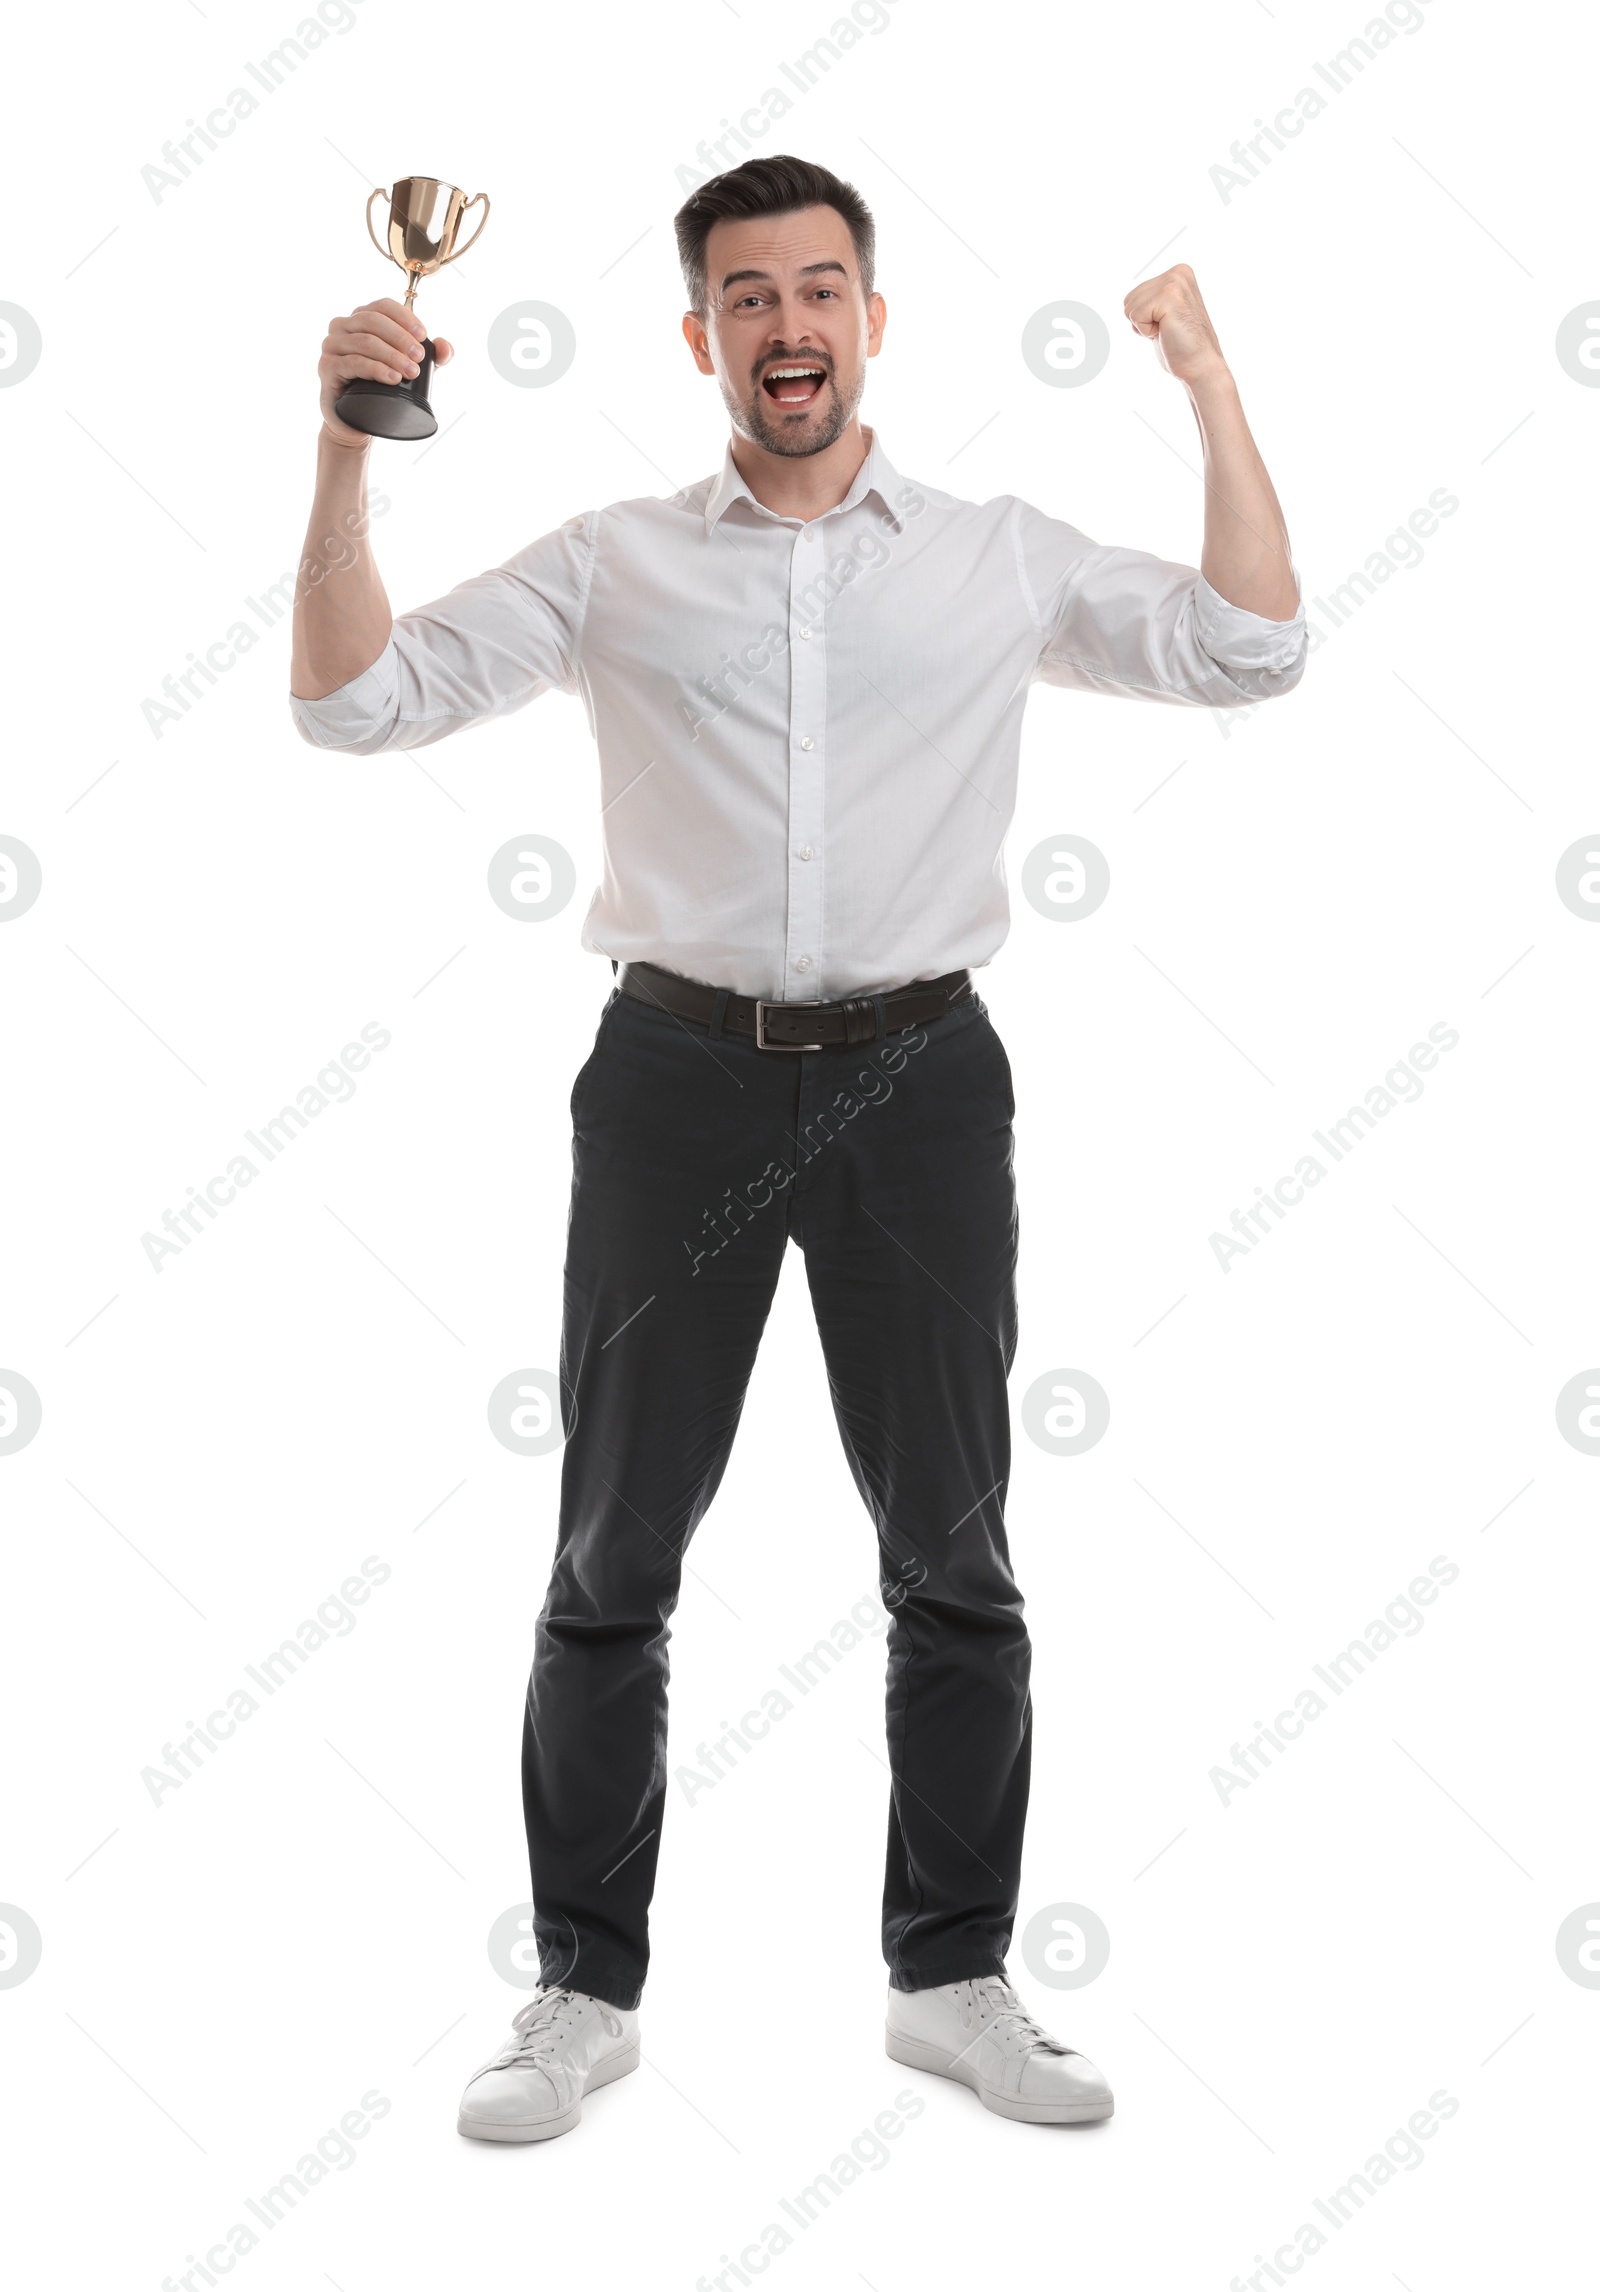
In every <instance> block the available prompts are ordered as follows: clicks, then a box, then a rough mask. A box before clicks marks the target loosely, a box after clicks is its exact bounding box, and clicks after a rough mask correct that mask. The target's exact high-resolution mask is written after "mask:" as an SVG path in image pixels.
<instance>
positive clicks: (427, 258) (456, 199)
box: [334, 175, 489, 438]
mask: <svg viewBox="0 0 1600 2292" xmlns="http://www.w3.org/2000/svg"><path fill="white" fill-rule="evenodd" d="M377 199H387V200H388V202H389V229H388V245H387V246H385V244H384V243H383V240H381V239H380V238H379V237H378V234H377V232H376V231H375V230H374V229H373V228H372V207H373V201H374V200H377ZM480 205H481V207H482V208H483V213H482V214H481V215H480V216H479V217H478V227H477V229H476V230H475V231H474V232H473V234H472V236H471V238H470V239H467V240H465V241H463V243H462V244H461V245H459V246H458V245H457V244H456V241H457V238H458V236H459V234H460V230H461V222H462V218H463V216H464V215H465V214H466V212H467V210H468V208H470V207H477V206H480ZM488 220H489V200H488V195H487V193H486V192H483V191H480V192H479V193H478V194H477V196H476V197H475V198H472V199H469V198H468V197H467V195H466V193H465V191H458V190H457V189H456V186H455V185H454V184H453V183H439V182H436V181H435V180H434V178H433V177H432V176H431V175H403V176H402V177H401V178H400V181H399V182H398V183H397V184H396V185H395V187H394V189H393V190H392V191H385V190H383V189H381V188H380V189H379V190H376V191H374V192H373V194H372V198H371V199H369V200H368V201H367V236H368V238H369V239H370V240H371V241H372V243H373V245H374V246H375V247H376V248H377V250H378V252H379V254H380V255H387V256H388V258H389V260H390V261H391V262H392V263H396V264H398V265H399V267H400V269H401V270H403V271H404V272H405V274H406V308H407V310H409V309H410V308H411V306H412V303H413V301H414V300H415V298H416V292H417V288H418V287H419V285H420V284H421V283H422V281H423V280H424V279H425V278H428V277H429V276H430V275H431V274H432V273H433V272H434V271H442V270H443V269H444V266H445V264H446V263H453V262H455V261H456V259H457V258H458V256H461V255H464V254H465V253H466V251H467V248H468V247H474V246H476V245H477V243H478V241H479V239H480V238H482V236H483V226H484V224H485V223H487V221H488ZM421 367H422V371H421V372H420V373H419V374H418V375H417V377H416V379H415V381H412V382H366V381H354V382H347V383H346V384H345V386H344V388H343V389H342V390H341V391H340V392H339V395H338V397H337V398H336V399H335V400H334V406H335V409H336V411H337V413H338V416H339V419H340V421H341V422H347V423H348V424H349V425H350V427H351V429H352V430H364V431H365V432H366V433H367V435H368V436H369V437H373V438H431V437H432V436H433V433H434V431H435V430H436V429H437V428H438V427H439V424H438V420H437V418H436V416H435V414H434V411H433V408H432V407H431V406H430V405H429V403H428V384H429V382H430V380H431V379H432V376H433V344H432V343H431V342H424V343H423V345H422V351H421Z"/></svg>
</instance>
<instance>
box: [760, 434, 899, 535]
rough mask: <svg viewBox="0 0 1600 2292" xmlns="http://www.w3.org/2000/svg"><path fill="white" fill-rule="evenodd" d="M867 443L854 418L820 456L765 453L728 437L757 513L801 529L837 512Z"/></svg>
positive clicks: (865, 435) (853, 479) (853, 477)
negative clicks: (796, 521)
mask: <svg viewBox="0 0 1600 2292" xmlns="http://www.w3.org/2000/svg"><path fill="white" fill-rule="evenodd" d="M871 442H872V433H871V431H870V430H863V429H862V427H861V422H860V418H859V416H858V417H856V418H855V419H853V420H852V421H851V423H850V425H849V427H848V428H847V429H844V430H841V431H840V433H839V435H838V436H837V437H836V438H835V439H834V441H833V444H832V445H831V446H825V447H824V448H823V450H822V452H821V453H820V454H769V453H768V452H767V449H766V448H765V446H758V445H756V444H755V443H754V442H753V441H752V440H751V439H749V438H747V437H745V436H744V435H743V434H742V433H741V432H740V431H738V430H735V432H734V434H733V466H734V468H735V469H736V470H737V471H738V473H739V475H740V476H741V477H742V478H743V479H744V482H745V484H746V485H747V486H748V487H749V488H750V491H751V492H752V493H753V494H754V495H755V497H756V499H757V501H759V502H760V504H761V506H762V508H763V509H770V510H771V511H772V512H773V514H774V516H777V517H798V518H800V519H801V520H802V521H803V522H804V523H805V524H808V525H809V524H810V522H811V520H812V518H814V517H821V516H822V515H823V513H824V511H826V510H830V509H837V508H838V506H839V504H840V502H841V501H843V499H844V497H845V495H846V494H847V493H848V492H849V491H850V488H851V486H852V485H854V483H855V481H856V475H857V472H858V471H859V470H860V468H861V465H862V463H863V462H864V461H865V460H866V458H867V451H868V448H869V446H870V445H871Z"/></svg>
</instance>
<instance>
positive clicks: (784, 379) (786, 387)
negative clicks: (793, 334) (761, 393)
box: [761, 364, 828, 406]
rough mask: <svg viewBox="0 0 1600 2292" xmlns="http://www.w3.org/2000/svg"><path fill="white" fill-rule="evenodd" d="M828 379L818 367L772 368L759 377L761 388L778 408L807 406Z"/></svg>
mask: <svg viewBox="0 0 1600 2292" xmlns="http://www.w3.org/2000/svg"><path fill="white" fill-rule="evenodd" d="M827 379H828V377H827V374H826V372H825V371H824V369H823V368H822V367H820V366H804V365H799V364H796V365H793V366H774V367H773V368H772V370H771V371H770V373H767V374H763V375H762V377H761V387H762V389H763V390H765V392H766V393H767V396H768V397H769V398H773V399H775V400H776V401H777V403H778V404H779V405H780V406H809V405H810V403H811V401H812V399H813V398H815V397H816V396H817V395H818V393H819V392H820V391H821V389H822V385H823V384H824V382H826V381H827Z"/></svg>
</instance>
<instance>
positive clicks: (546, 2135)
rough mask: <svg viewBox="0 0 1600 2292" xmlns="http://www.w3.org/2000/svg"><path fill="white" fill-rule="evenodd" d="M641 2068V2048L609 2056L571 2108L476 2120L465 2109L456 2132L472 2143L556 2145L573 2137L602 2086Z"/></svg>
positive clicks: (594, 2070) (633, 2047)
mask: <svg viewBox="0 0 1600 2292" xmlns="http://www.w3.org/2000/svg"><path fill="white" fill-rule="evenodd" d="M638 2066H639V2048H638V2045H637V2044H634V2045H630V2046H628V2047H627V2048H626V2049H625V2050H624V2051H623V2052H621V2053H612V2054H608V2055H607V2056H606V2058H605V2060H604V2061H602V2062H600V2063H599V2064H598V2065H597V2067H595V2068H594V2069H591V2070H590V2072H589V2074H588V2076H587V2078H586V2079H585V2080H584V2087H583V2091H582V2092H581V2093H580V2094H579V2095H578V2098H577V2100H576V2101H574V2102H573V2103H572V2104H571V2106H570V2107H569V2108H566V2109H557V2110H555V2111H553V2112H552V2113H551V2114H550V2115H549V2116H545V2117H474V2116H473V2114H472V2112H471V2111H470V2110H469V2109H468V2108H467V2107H466V2105H465V2103H463V2105H462V2109H461V2114H460V2115H459V2116H458V2117H457V2119H456V2131H457V2132H458V2133H465V2135H466V2136H467V2139H468V2140H469V2141H553V2140H554V2139H555V2138H556V2136H557V2134H558V2133H570V2132H571V2131H572V2128H573V2126H574V2125H576V2123H577V2122H578V2119H579V2118H580V2117H581V2116H582V2115H583V2104H584V2102H585V2101H586V2100H587V2099H588V2097H589V2095H590V2094H591V2093H593V2092H594V2091H596V2089H597V2088H598V2087H599V2086H602V2085H609V2084H611V2082H612V2081H613V2079H615V2078H618V2077H626V2076H627V2074H628V2072H629V2070H630V2069H637V2068H638Z"/></svg>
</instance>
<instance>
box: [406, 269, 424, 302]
mask: <svg viewBox="0 0 1600 2292" xmlns="http://www.w3.org/2000/svg"><path fill="white" fill-rule="evenodd" d="M421 284H422V273H421V272H420V271H413V272H412V273H411V274H410V284H409V285H408V286H407V288H406V308H407V310H409V309H410V308H411V306H412V304H413V303H414V302H415V301H416V299H417V289H418V287H419V286H421Z"/></svg>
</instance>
